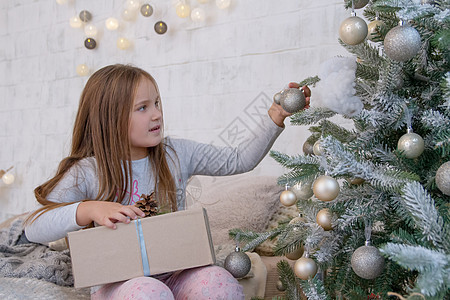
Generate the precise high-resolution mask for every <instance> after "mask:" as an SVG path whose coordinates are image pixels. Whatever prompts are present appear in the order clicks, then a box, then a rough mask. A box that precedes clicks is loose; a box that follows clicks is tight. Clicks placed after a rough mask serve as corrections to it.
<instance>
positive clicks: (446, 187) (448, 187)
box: [435, 161, 450, 196]
mask: <svg viewBox="0 0 450 300" xmlns="http://www.w3.org/2000/svg"><path fill="white" fill-rule="evenodd" d="M435 181H436V185H437V187H438V189H439V190H440V191H441V192H442V193H443V194H444V195H447V196H450V161H448V162H446V163H444V164H442V165H441V166H440V167H439V169H438V170H437V172H436V177H435Z"/></svg>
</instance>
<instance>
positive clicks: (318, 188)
mask: <svg viewBox="0 0 450 300" xmlns="http://www.w3.org/2000/svg"><path fill="white" fill-rule="evenodd" d="M339 191H340V187H339V183H338V182H337V181H336V179H334V178H333V177H331V176H328V175H322V176H319V177H318V178H317V179H316V180H315V181H314V183H313V192H314V196H316V198H317V199H319V200H321V201H332V200H334V199H336V197H337V196H338V195H339Z"/></svg>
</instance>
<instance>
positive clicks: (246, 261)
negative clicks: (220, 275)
mask: <svg viewBox="0 0 450 300" xmlns="http://www.w3.org/2000/svg"><path fill="white" fill-rule="evenodd" d="M223 267H224V268H225V269H226V270H227V271H228V272H230V273H231V275H233V277H235V278H242V277H244V276H245V275H247V274H248V272H250V269H251V267H252V262H251V260H250V258H249V257H248V255H247V254H245V253H244V252H242V251H240V250H239V248H236V250H235V251H234V252H231V253H230V254H228V256H227V257H226V258H225V262H224V264H223Z"/></svg>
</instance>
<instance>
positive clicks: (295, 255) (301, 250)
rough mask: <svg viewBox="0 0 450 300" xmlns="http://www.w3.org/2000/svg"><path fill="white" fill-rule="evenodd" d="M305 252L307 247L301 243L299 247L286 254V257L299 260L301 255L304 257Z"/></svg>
mask: <svg viewBox="0 0 450 300" xmlns="http://www.w3.org/2000/svg"><path fill="white" fill-rule="evenodd" d="M304 252H305V247H303V245H300V246H299V247H298V248H297V249H295V250H294V251H292V252H290V253H287V254H286V255H285V256H286V258H288V259H290V260H297V259H299V258H300V257H302V255H303V253H304Z"/></svg>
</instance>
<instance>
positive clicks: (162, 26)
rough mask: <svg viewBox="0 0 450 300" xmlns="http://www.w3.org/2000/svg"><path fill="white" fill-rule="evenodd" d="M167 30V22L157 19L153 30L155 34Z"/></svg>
mask: <svg viewBox="0 0 450 300" xmlns="http://www.w3.org/2000/svg"><path fill="white" fill-rule="evenodd" d="M166 31H167V24H166V23H164V22H163V21H159V22H156V23H155V32H156V33H157V34H164V33H166Z"/></svg>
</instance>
